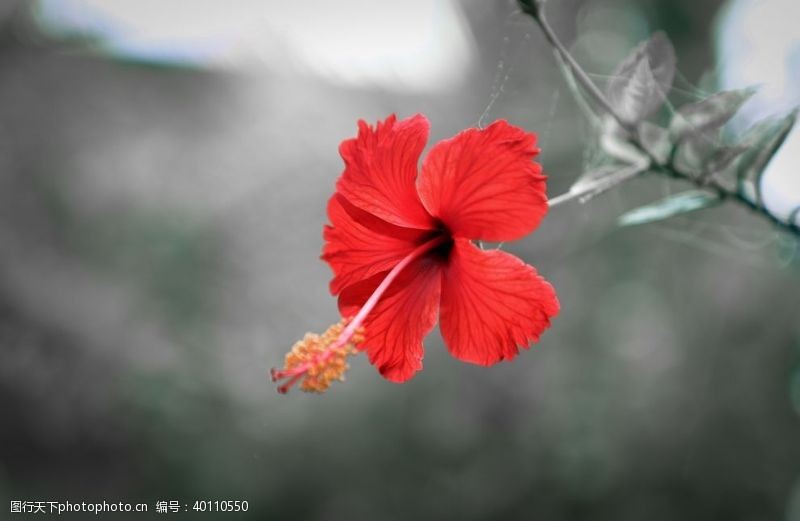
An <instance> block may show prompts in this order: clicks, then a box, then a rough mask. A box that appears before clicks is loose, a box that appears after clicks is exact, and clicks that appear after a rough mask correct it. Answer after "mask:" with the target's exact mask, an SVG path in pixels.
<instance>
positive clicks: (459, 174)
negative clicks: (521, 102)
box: [417, 120, 547, 241]
mask: <svg viewBox="0 0 800 521" xmlns="http://www.w3.org/2000/svg"><path fill="white" fill-rule="evenodd" d="M535 145H536V135H535V134H529V133H526V132H525V131H523V130H522V129H521V128H518V127H514V126H512V125H509V124H508V123H507V122H505V121H502V120H501V121H496V122H495V123H492V124H491V125H489V126H488V127H486V128H485V129H483V130H479V129H468V130H465V131H463V132H461V133H460V134H458V135H457V136H455V137H454V138H452V139H447V140H444V141H441V142H439V143H437V144H436V146H434V147H433V148H432V149H431V151H430V152H429V153H428V156H427V157H426V158H425V162H424V163H423V166H422V174H421V175H420V177H419V179H418V181H417V189H418V191H419V195H420V198H421V199H422V202H423V204H424V205H425V208H427V209H428V211H429V212H430V213H431V214H432V215H434V216H436V217H438V218H440V219H441V220H442V221H443V222H444V223H445V224H446V225H447V226H448V228H449V229H450V231H451V232H452V233H453V235H455V236H457V237H465V238H469V239H483V240H487V241H510V240H514V239H519V238H521V237H523V236H525V235H527V234H528V233H530V232H531V231H533V229H534V228H536V226H537V225H538V224H539V221H541V220H542V218H543V217H544V215H545V213H547V195H546V194H545V177H544V176H543V175H542V173H541V172H542V169H541V166H540V165H539V164H537V163H534V162H532V161H531V160H532V159H533V157H534V156H536V155H537V154H538V153H539V149H538V148H536V146H535Z"/></svg>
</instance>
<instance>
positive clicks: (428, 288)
mask: <svg viewBox="0 0 800 521" xmlns="http://www.w3.org/2000/svg"><path fill="white" fill-rule="evenodd" d="M385 276H386V273H385V272H384V273H379V274H378V275H375V276H373V277H371V278H369V279H367V280H364V281H362V282H359V283H357V284H355V285H353V286H349V287H347V288H345V289H344V291H342V293H341V295H339V311H340V312H341V314H342V316H344V317H349V316H353V315H355V314H356V313H358V310H359V309H360V308H361V306H362V305H363V304H364V302H366V300H367V299H368V298H369V296H370V295H371V294H372V292H373V291H374V290H375V288H376V287H377V286H378V284H380V282H381V281H382V280H383V278H384V277H385ZM440 294H441V265H440V263H439V262H438V261H435V260H432V259H430V258H425V257H422V258H419V259H417V260H415V261H414V262H412V263H411V264H409V265H408V267H407V268H406V269H405V270H403V271H402V272H401V273H400V275H398V277H397V279H395V281H394V282H393V283H392V285H391V286H389V289H388V290H387V291H386V293H384V295H383V297H382V298H381V299H380V300H379V301H378V304H377V305H376V306H375V308H374V309H373V310H372V311H371V312H370V314H369V315H367V319H366V321H365V322H364V330H365V339H364V344H363V345H364V346H365V348H366V350H367V354H368V355H369V361H370V363H372V364H373V365H375V366H376V367H377V368H378V371H380V373H381V374H382V375H383V376H384V378H386V379H388V380H391V381H393V382H398V383H399V382H405V381H406V380H408V379H409V378H411V377H412V376H414V373H415V372H417V371H419V370H420V369H422V355H423V347H422V339H423V338H424V337H425V335H426V334H428V332H430V330H431V329H433V326H434V325H435V324H436V315H437V313H438V311H439V297H440Z"/></svg>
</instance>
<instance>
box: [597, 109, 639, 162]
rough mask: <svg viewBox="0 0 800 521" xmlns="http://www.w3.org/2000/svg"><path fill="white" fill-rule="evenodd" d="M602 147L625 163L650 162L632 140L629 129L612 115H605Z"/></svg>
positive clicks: (601, 135) (601, 134)
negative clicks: (623, 126)
mask: <svg viewBox="0 0 800 521" xmlns="http://www.w3.org/2000/svg"><path fill="white" fill-rule="evenodd" d="M600 147H601V148H602V149H603V151H604V152H605V153H606V154H608V155H609V156H611V157H612V158H614V159H616V160H618V161H622V162H623V163H627V164H635V165H643V164H648V163H650V159H649V158H648V157H647V156H646V155H645V154H644V153H643V152H642V151H641V150H640V149H639V148H638V147H637V146H635V145H634V144H632V143H631V142H630V136H629V134H628V131H627V130H625V129H624V128H622V127H621V126H619V123H617V121H616V120H615V119H614V118H613V117H611V116H610V115H606V116H604V117H603V123H602V128H601V129H600Z"/></svg>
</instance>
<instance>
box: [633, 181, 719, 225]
mask: <svg viewBox="0 0 800 521" xmlns="http://www.w3.org/2000/svg"><path fill="white" fill-rule="evenodd" d="M719 201H720V199H719V195H717V194H716V193H714V192H709V191H706V190H690V191H688V192H682V193H680V194H675V195H671V196H669V197H667V198H665V199H662V200H660V201H658V202H655V203H653V204H649V205H647V206H641V207H639V208H636V209H635V210H631V211H629V212H627V213H625V214H624V215H622V216H621V217H620V218H619V219H618V221H617V222H618V224H619V225H620V226H633V225H636V224H645V223H651V222H655V221H660V220H662V219H667V218H669V217H673V216H675V215H679V214H683V213H688V212H694V211H695V210H700V209H702V208H708V207H709V206H713V205H715V204H718V203H719Z"/></svg>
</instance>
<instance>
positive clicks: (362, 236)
mask: <svg viewBox="0 0 800 521" xmlns="http://www.w3.org/2000/svg"><path fill="white" fill-rule="evenodd" d="M328 219H330V222H331V225H330V226H325V229H324V230H323V238H324V239H325V246H324V248H323V250H322V259H323V260H325V261H326V262H327V263H328V264H329V265H330V266H331V269H332V270H333V274H334V278H333V280H331V284H330V289H331V293H332V294H334V295H338V294H339V292H341V291H342V289H344V288H345V287H347V286H349V285H351V284H354V283H356V282H359V281H361V280H364V279H366V278H369V277H371V276H372V275H375V274H376V273H380V272H383V271H386V270H390V269H392V267H393V266H394V265H395V264H397V263H398V262H400V260H401V259H402V258H403V257H405V256H406V255H408V254H409V253H411V251H412V250H413V249H414V248H415V247H416V245H417V244H418V243H419V240H420V239H421V237H422V236H423V234H425V233H427V232H425V231H423V230H412V229H409V228H400V227H399V226H395V225H393V224H389V223H387V222H385V221H381V220H379V219H377V218H375V217H374V216H372V215H370V214H367V213H366V212H364V211H363V210H359V209H358V208H354V207H353V206H352V205H351V204H350V203H349V202H348V201H347V200H346V199H345V198H344V197H342V196H341V195H339V194H336V193H334V194H333V197H331V199H330V201H328Z"/></svg>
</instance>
